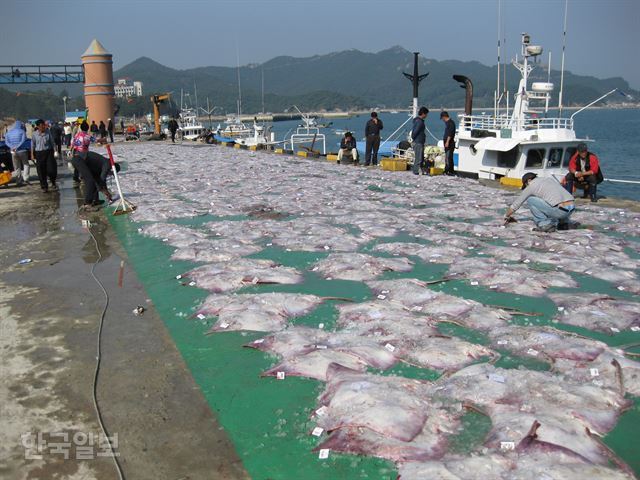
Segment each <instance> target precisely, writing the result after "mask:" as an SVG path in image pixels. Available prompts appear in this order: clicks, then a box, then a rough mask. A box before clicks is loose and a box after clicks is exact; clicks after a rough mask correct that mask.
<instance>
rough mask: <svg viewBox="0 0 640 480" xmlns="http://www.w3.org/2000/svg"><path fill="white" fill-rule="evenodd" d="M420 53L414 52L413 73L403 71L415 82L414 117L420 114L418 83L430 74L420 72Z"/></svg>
mask: <svg viewBox="0 0 640 480" xmlns="http://www.w3.org/2000/svg"><path fill="white" fill-rule="evenodd" d="M418 55H420V52H413V75H411V74H409V73H404V72H402V74H403V75H404V76H405V77H407V78H408V79H409V80H411V83H412V84H413V118H415V117H417V116H418V85H419V84H420V82H421V81H422V80H424V79H425V78H427V76H428V75H429V73H428V72H427V73H425V74H422V75H419V74H418Z"/></svg>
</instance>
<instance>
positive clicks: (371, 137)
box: [364, 112, 384, 166]
mask: <svg viewBox="0 0 640 480" xmlns="http://www.w3.org/2000/svg"><path fill="white" fill-rule="evenodd" d="M383 128H384V125H383V124H382V120H380V119H379V118H378V114H377V113H376V112H371V119H370V120H369V121H368V122H367V125H366V126H365V128H364V136H365V138H366V139H367V148H366V151H365V154H364V164H365V165H366V166H369V165H374V166H375V165H378V148H380V130H382V129H383Z"/></svg>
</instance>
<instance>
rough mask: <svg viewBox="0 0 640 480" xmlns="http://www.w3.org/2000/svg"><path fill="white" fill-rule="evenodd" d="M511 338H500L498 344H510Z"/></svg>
mask: <svg viewBox="0 0 640 480" xmlns="http://www.w3.org/2000/svg"><path fill="white" fill-rule="evenodd" d="M508 344H509V340H498V345H508Z"/></svg>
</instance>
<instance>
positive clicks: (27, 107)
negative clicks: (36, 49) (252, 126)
mask: <svg viewBox="0 0 640 480" xmlns="http://www.w3.org/2000/svg"><path fill="white" fill-rule="evenodd" d="M419 62H420V65H419V68H420V73H426V72H429V76H428V77H427V78H426V79H425V80H424V81H423V82H422V83H421V85H420V104H423V105H426V106H428V107H431V108H435V109H439V108H453V107H462V106H463V102H464V91H463V90H462V89H460V88H459V87H458V84H457V83H456V82H454V81H453V80H452V78H451V77H452V75H454V74H461V75H465V76H467V77H469V78H471V79H472V81H473V83H474V106H475V107H477V108H487V107H490V106H492V105H493V92H494V90H495V88H496V76H497V66H495V65H494V66H487V65H483V64H481V63H479V62H462V61H458V60H444V61H438V60H435V59H430V58H425V57H420V60H419ZM506 69H507V70H506V71H507V84H508V86H509V90H510V94H511V95H513V92H514V90H515V89H516V88H517V85H518V81H519V73H518V71H517V70H516V69H515V68H514V67H512V66H510V65H509V66H506ZM412 71H413V54H412V53H411V52H409V51H408V50H406V49H404V48H402V47H399V46H395V47H391V48H388V49H386V50H382V51H380V52H377V53H367V52H361V51H359V50H344V51H341V52H334V53H330V54H326V55H314V56H311V57H302V58H298V57H290V56H279V57H275V58H272V59H271V60H269V61H267V62H265V63H263V64H250V65H245V66H242V67H240V69H239V72H240V79H241V86H242V111H243V113H254V112H259V111H262V108H263V106H262V84H263V79H264V90H265V94H264V109H265V110H266V111H270V112H282V111H285V110H287V109H290V108H291V107H292V105H297V106H298V107H299V108H300V109H302V110H307V111H323V110H355V109H363V108H384V107H386V108H407V107H408V106H409V105H410V103H411V93H412V90H411V84H410V82H409V81H408V80H407V79H406V78H405V77H404V76H403V75H402V72H412ZM114 78H115V79H118V78H130V79H132V80H139V81H142V82H143V92H144V96H143V97H140V98H137V99H130V100H129V101H125V100H121V99H118V105H119V107H120V113H121V114H123V115H132V114H136V115H140V114H144V113H147V112H149V111H150V110H151V105H150V102H149V96H150V95H151V94H153V93H162V92H172V102H173V103H172V104H171V105H168V106H165V107H163V111H164V112H175V111H176V110H177V109H178V108H179V103H180V94H181V90H182V91H183V92H184V93H185V95H184V97H183V98H184V99H185V101H187V102H189V103H190V104H191V105H192V104H193V102H194V100H195V97H194V89H195V88H194V85H196V86H197V93H198V99H199V103H200V105H199V106H206V98H207V97H208V98H209V101H210V106H211V107H213V106H216V107H220V108H221V109H222V110H216V113H221V111H226V112H227V113H233V112H235V111H236V110H237V103H236V102H237V99H238V69H237V68H235V67H217V66H210V67H197V68H190V69H184V70H178V69H174V68H171V67H168V66H165V65H162V64H160V63H158V62H156V61H154V60H152V59H151V58H148V57H140V58H138V59H137V60H135V61H133V62H131V63H130V64H128V65H126V66H124V67H122V68H120V69H119V70H117V71H115V72H114ZM531 79H532V81H546V80H547V70H546V68H545V67H544V66H542V65H537V66H536V68H535V69H534V71H533V74H532V76H531ZM551 81H552V82H554V83H555V85H556V87H558V86H559V84H560V72H559V71H556V70H553V71H552V72H551ZM564 82H565V83H564V85H565V88H564V99H563V103H564V104H565V105H566V106H571V105H585V104H587V103H589V102H591V101H593V100H594V99H596V98H598V97H599V96H601V95H602V94H604V93H606V92H608V91H610V90H612V89H613V88H619V89H621V90H623V91H624V92H626V93H629V94H631V95H632V96H634V97H635V98H636V99H637V98H638V97H639V96H640V92H637V91H633V90H632V89H631V88H630V87H629V84H628V83H627V82H626V81H625V80H624V79H622V78H620V77H614V78H607V79H598V78H595V77H592V76H581V75H574V74H572V73H571V72H568V71H565V78H564ZM55 87H58V88H60V86H53V87H52V89H51V90H50V91H49V92H48V94H49V95H54V96H55V97H56V98H53V99H50V100H49V101H48V102H44V101H43V102H42V105H47V111H46V112H45V113H47V115H49V113H48V112H49V110H51V111H52V112H55V111H57V110H60V109H58V108H57V107H55V104H56V103H58V104H60V106H61V105H62V104H61V98H62V96H63V95H61V94H60V92H59V91H57V90H56V89H55ZM16 88H20V87H13V89H9V90H13V93H10V92H7V91H6V90H3V89H0V111H2V112H3V113H4V114H5V115H16V114H19V115H20V116H24V115H25V112H31V113H30V114H29V115H30V116H45V113H41V112H38V111H37V110H36V111H34V110H33V108H34V105H35V104H37V102H35V100H34V98H33V96H34V95H45V94H44V93H43V92H28V91H27V90H28V89H27V88H24V89H21V91H22V92H23V96H21V97H16V93H15V91H16ZM32 88H33V87H32ZM79 88H80V86H79V85H68V90H69V93H70V94H71V95H72V96H73V95H80V92H79ZM556 90H557V88H556ZM76 92H77V93H76ZM186 93H188V94H189V96H187V95H186ZM45 96H46V95H45ZM43 98H44V97H43ZM511 98H513V96H512V97H511ZM41 100H42V99H41ZM76 100H77V103H80V102H81V101H82V99H81V97H80V98H76V99H74V102H75V101H76ZM622 101H624V98H623V97H622V96H618V95H614V96H611V97H608V98H607V100H606V102H607V103H619V102H622ZM551 104H552V105H557V97H555V94H554V97H553V100H552V103H551ZM51 115H52V116H53V118H55V113H52V114H51Z"/></svg>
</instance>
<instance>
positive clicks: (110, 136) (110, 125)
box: [107, 118, 113, 143]
mask: <svg viewBox="0 0 640 480" xmlns="http://www.w3.org/2000/svg"><path fill="white" fill-rule="evenodd" d="M107 132H109V141H110V142H111V143H113V121H111V119H110V118H109V123H108V124H107Z"/></svg>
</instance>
